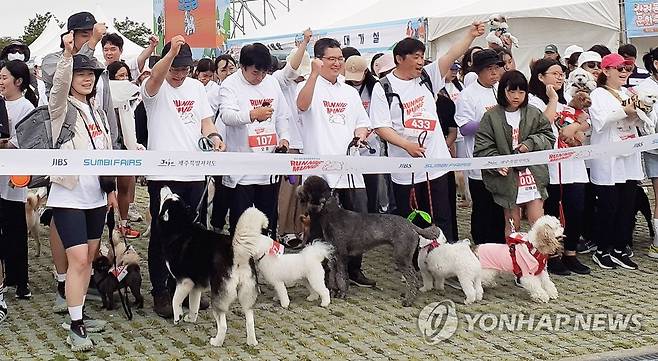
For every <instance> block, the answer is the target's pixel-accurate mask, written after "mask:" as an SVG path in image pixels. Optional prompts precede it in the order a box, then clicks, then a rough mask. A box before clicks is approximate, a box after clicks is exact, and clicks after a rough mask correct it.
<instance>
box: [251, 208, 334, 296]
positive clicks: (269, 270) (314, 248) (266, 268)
mask: <svg viewBox="0 0 658 361" xmlns="http://www.w3.org/2000/svg"><path fill="white" fill-rule="evenodd" d="M245 215H246V216H249V217H254V218H255V219H251V220H250V221H251V222H254V223H258V222H260V223H262V224H267V217H266V216H265V214H264V213H263V212H261V211H258V210H255V211H250V212H249V213H247V212H245V213H244V214H243V216H245ZM280 251H283V245H281V244H279V243H278V242H275V241H273V240H272V239H271V238H269V237H266V236H263V237H260V238H259V243H258V251H257V258H256V268H257V269H258V271H259V274H260V275H262V276H263V278H264V279H265V281H266V282H267V283H268V284H270V285H271V286H272V287H274V290H275V291H276V293H277V298H278V299H279V302H280V303H281V307H283V308H288V306H289V305H290V298H289V297H288V291H287V290H286V287H290V286H294V285H295V284H297V283H304V284H305V285H306V288H308V291H309V296H308V297H307V298H306V299H307V300H308V301H315V300H317V299H318V298H320V299H321V300H322V301H321V304H320V306H322V307H327V306H329V303H330V296H329V289H328V288H327V287H326V286H325V283H324V268H323V267H322V262H323V261H324V260H325V259H328V258H329V257H330V256H331V254H332V253H333V247H332V246H331V245H330V244H328V243H325V242H313V243H312V244H311V245H308V246H306V247H305V248H304V249H303V250H302V251H301V252H299V253H297V254H280Z"/></svg>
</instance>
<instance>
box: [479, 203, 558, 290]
mask: <svg viewBox="0 0 658 361" xmlns="http://www.w3.org/2000/svg"><path fill="white" fill-rule="evenodd" d="M562 238H564V228H562V226H561V225H560V221H559V220H558V219H557V218H555V217H553V216H542V217H541V218H539V219H538V220H537V222H535V224H534V225H533V226H532V228H530V232H528V233H527V234H522V233H513V234H512V235H510V236H508V237H507V244H494V243H485V244H481V245H480V246H478V248H477V250H476V253H477V256H478V258H479V259H480V264H481V265H482V283H483V284H484V285H486V286H494V285H495V284H496V283H495V278H496V276H498V274H499V273H501V272H507V273H514V275H515V276H516V277H517V280H518V281H519V283H520V284H521V286H522V287H523V288H525V290H526V291H528V293H529V294H530V297H531V298H532V299H533V300H535V301H537V302H548V301H549V300H551V299H556V298H558V292H557V288H556V287H555V284H554V283H553V281H551V279H550V277H549V276H548V271H547V270H546V262H547V260H548V257H550V255H552V254H556V253H558V252H561V251H562V245H561V244H560V240H561V239H562Z"/></svg>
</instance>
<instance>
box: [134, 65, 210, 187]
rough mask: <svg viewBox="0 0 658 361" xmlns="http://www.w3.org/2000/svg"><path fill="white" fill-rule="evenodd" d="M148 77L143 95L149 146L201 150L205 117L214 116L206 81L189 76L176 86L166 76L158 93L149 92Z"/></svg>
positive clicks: (171, 177)
mask: <svg viewBox="0 0 658 361" xmlns="http://www.w3.org/2000/svg"><path fill="white" fill-rule="evenodd" d="M149 80H150V79H147V80H146V81H145V82H144V83H142V89H141V92H142V97H143V99H144V107H145V108H146V113H147V118H148V120H147V127H148V134H149V139H148V146H147V149H148V150H163V151H187V152H200V151H201V149H200V148H199V139H200V138H201V136H202V134H201V121H202V120H203V119H205V118H211V119H212V118H213V115H214V114H213V112H212V109H211V108H210V105H209V104H208V97H207V94H206V89H205V87H204V86H203V84H202V83H201V82H200V81H198V80H196V79H192V78H186V79H185V81H183V84H182V85H181V86H179V87H178V88H174V87H172V86H171V85H169V83H168V82H167V81H166V80H165V81H164V82H163V83H162V86H161V87H160V91H158V93H157V94H156V95H154V96H149V95H148V94H147V92H146V83H147V82H148V81H149ZM148 179H149V180H169V181H181V182H191V181H203V180H204V177H203V176H197V175H192V176H190V175H183V174H181V175H164V176H149V177H148Z"/></svg>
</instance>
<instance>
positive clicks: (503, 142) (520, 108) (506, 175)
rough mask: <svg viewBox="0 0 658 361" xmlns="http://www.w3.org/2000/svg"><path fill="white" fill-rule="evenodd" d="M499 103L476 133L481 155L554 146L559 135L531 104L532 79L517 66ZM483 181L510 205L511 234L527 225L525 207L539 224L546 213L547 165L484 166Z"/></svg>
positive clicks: (503, 85) (501, 89)
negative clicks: (522, 225) (522, 217)
mask: <svg viewBox="0 0 658 361" xmlns="http://www.w3.org/2000/svg"><path fill="white" fill-rule="evenodd" d="M497 101H498V105H496V106H495V107H493V108H492V109H490V110H489V111H487V112H486V113H485V114H484V116H483V117H482V121H481V122H480V126H479V129H478V131H477V133H476V135H475V149H474V151H473V155H474V156H475V157H494V156H499V155H509V154H523V153H528V152H538V151H542V150H549V149H553V143H554V142H555V135H553V131H552V129H551V125H550V123H549V121H548V119H547V118H546V116H545V115H544V114H542V113H541V111H540V110H539V109H537V108H535V107H533V106H528V81H527V80H526V78H525V76H524V75H523V73H521V72H519V71H517V70H513V71H508V72H506V73H505V74H504V75H503V77H502V78H501V79H500V84H499V85H498V94H497ZM482 180H483V182H484V185H485V187H486V189H487V190H488V191H489V192H491V195H492V196H493V199H494V201H495V202H496V204H498V205H499V206H501V207H502V208H503V209H504V217H505V218H504V219H505V223H506V224H505V236H509V235H510V234H511V233H512V232H514V231H515V230H516V231H518V230H519V229H520V228H521V208H523V209H524V211H525V214H526V216H527V217H528V223H529V224H530V225H532V224H534V223H535V221H537V219H539V217H541V216H543V215H544V208H543V204H544V200H545V199H546V198H548V192H547V191H546V186H547V185H548V182H549V175H548V166H547V165H546V164H540V165H533V166H529V167H518V168H509V167H502V168H498V169H487V170H482Z"/></svg>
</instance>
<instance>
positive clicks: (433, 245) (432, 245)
mask: <svg viewBox="0 0 658 361" xmlns="http://www.w3.org/2000/svg"><path fill="white" fill-rule="evenodd" d="M440 245H441V244H440V243H439V241H438V240H436V239H433V240H432V242H431V243H429V244H427V245H425V246H424V247H423V248H427V254H430V252H432V251H433V250H434V249H435V248H437V247H439V246H440Z"/></svg>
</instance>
